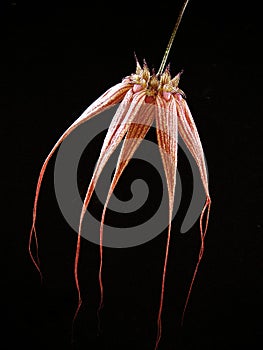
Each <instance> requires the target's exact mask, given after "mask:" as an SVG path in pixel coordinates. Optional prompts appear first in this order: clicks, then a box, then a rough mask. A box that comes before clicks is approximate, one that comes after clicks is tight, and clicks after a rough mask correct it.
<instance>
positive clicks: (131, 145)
mask: <svg viewBox="0 0 263 350" xmlns="http://www.w3.org/2000/svg"><path fill="white" fill-rule="evenodd" d="M155 109H156V106H155V105H154V104H149V103H145V102H143V103H142V104H141V108H140V109H139V110H138V112H137V113H136V115H135V117H134V119H133V122H132V124H131V125H130V127H129V129H128V131H127V134H126V136H125V139H124V142H123V145H122V148H121V151H120V155H119V158H118V161H117V165H116V169H115V173H114V177H113V179H112V182H111V185H110V189H109V192H108V195H107V198H106V201H105V203H104V208H103V212H102V216H101V224H100V270H99V283H100V290H101V300H100V306H99V309H98V312H99V311H100V309H101V308H102V304H103V284H102V261H103V254H102V253H103V226H104V220H105V214H106V209H107V206H108V203H109V200H110V197H111V195H112V193H113V191H114V188H115V186H116V185H117V183H118V181H119V178H120V176H121V174H122V173H123V171H124V169H125V168H126V166H127V165H128V163H129V161H130V159H131V158H132V156H133V154H134V152H135V151H136V150H137V148H138V147H139V145H140V143H141V142H142V140H143V139H144V137H145V135H146V134H147V132H148V130H149V129H150V127H151V125H152V123H153V121H154V117H155Z"/></svg>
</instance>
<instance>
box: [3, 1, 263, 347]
mask: <svg viewBox="0 0 263 350" xmlns="http://www.w3.org/2000/svg"><path fill="white" fill-rule="evenodd" d="M180 5H181V1H174V2H169V1H163V2H159V3H158V2H157V3H153V2H150V3H147V2H125V3H124V2H123V3H120V4H115V3H111V2H110V3H107V4H105V3H99V2H97V3H93V2H92V3H89V2H86V3H78V2H76V1H75V2H71V3H70V2H67V3H65V2H64V3H63V2H56V1H54V2H48V1H45V2H44V1H43V2H40V1H32V2H22V1H15V0H14V1H13V2H11V1H10V2H6V3H2V4H1V18H0V19H1V88H2V89H1V107H2V112H1V122H2V125H3V126H2V127H1V142H2V147H1V159H2V162H1V163H2V166H1V174H2V175H3V179H2V191H3V195H2V210H1V211H2V239H3V243H2V245H1V247H2V249H1V250H2V254H1V255H2V256H3V258H4V261H3V265H2V266H3V272H4V278H3V279H2V283H3V284H2V288H1V289H2V291H3V292H5V293H4V296H3V297H2V300H3V310H4V313H3V314H2V321H3V323H4V324H5V325H6V327H4V328H3V327H2V330H3V335H2V338H1V348H2V349H13V348H17V347H18V346H19V347H20V346H21V347H22V346H25V347H27V348H28V349H31V348H32V349H33V348H34V349H36V348H43V349H92V350H96V349H126V348H128V349H129V348H132V349H144V350H146V349H153V348H154V342H155V337H156V330H157V329H156V319H157V312H158V305H159V295H160V283H161V274H162V267H163V258H164V251H165V243H166V231H164V232H163V233H162V234H161V235H159V236H158V237H157V238H155V239H154V240H152V241H150V242H148V243H147V244H144V245H141V246H138V247H135V248H130V249H118V250H117V249H110V248H105V250H104V254H105V256H104V275H103V276H104V287H105V307H104V310H103V312H102V315H101V320H102V333H101V335H99V336H98V335H97V318H96V309H97V306H98V302H99V287H98V280H97V274H98V266H99V265H98V264H99V252H98V246H96V245H94V244H92V243H90V242H88V241H84V240H83V244H82V247H81V259H80V272H79V274H80V282H81V285H82V291H83V299H84V305H83V308H82V309H81V312H80V314H79V317H78V319H77V321H76V324H75V333H74V334H75V341H74V343H73V344H72V343H71V322H72V317H73V315H74V312H75V309H76V306H77V293H76V288H75V284H74V276H73V264H74V253H75V244H76V233H75V232H74V231H73V230H71V229H70V227H69V226H68V225H67V223H66V222H65V220H64V219H63V217H62V215H61V213H60V211H59V208H58V206H57V204H56V198H55V195H54V191H53V166H54V160H53V161H51V162H50V165H49V168H48V170H47V173H46V176H45V178H44V182H43V187H42V191H41V196H40V204H39V217H38V222H37V230H38V234H39V244H40V258H41V262H42V270H43V274H44V283H43V285H41V284H40V279H39V276H38V273H37V271H36V270H35V268H34V266H33V264H32V262H31V260H30V258H29V254H28V250H27V244H28V237H29V229H30V225H31V217H32V216H31V215H32V214H31V213H32V205H33V199H34V192H35V185H36V180H37V176H38V172H39V170H40V167H41V165H42V163H43V161H44V159H45V156H46V155H47V153H48V152H49V150H50V149H51V147H52V146H53V145H54V143H55V142H56V140H57V139H58V137H59V136H60V135H61V133H62V132H63V131H64V130H65V129H66V128H67V127H68V126H69V125H70V124H71V123H72V122H73V121H74V120H75V119H76V118H77V117H78V116H79V115H80V114H81V113H82V112H83V110H84V109H85V108H86V107H87V106H88V105H89V104H91V103H92V102H93V101H94V100H95V99H96V98H97V97H98V96H99V95H100V94H102V93H103V92H104V91H105V90H106V89H108V88H109V87H110V86H113V85H114V84H116V83H118V82H119V81H121V79H122V78H123V77H124V76H126V75H129V74H130V73H132V72H134V67H135V62H134V52H136V54H137V57H138V58H139V60H142V59H144V58H145V59H146V61H147V63H148V65H149V67H151V68H152V67H155V68H156V69H158V66H159V64H160V61H161V58H162V55H163V52H164V49H165V47H166V44H167V42H168V39H169V36H170V33H171V31H172V28H173V26H174V22H175V19H176V17H177V14H178V11H179V8H180ZM260 20H261V19H260V15H259V10H258V9H256V8H254V7H252V6H250V3H244V4H240V2H236V3H235V4H232V6H230V5H229V2H227V1H194V0H192V1H190V3H189V5H188V8H187V9H186V12H185V15H184V18H183V20H182V23H181V26H180V29H179V31H178V34H177V37H176V40H175V43H174V46H173V48H172V50H171V54H170V56H169V60H168V61H169V62H170V63H171V72H172V74H176V73H177V72H178V71H179V70H181V69H184V74H183V75H182V78H181V83H180V87H181V89H182V90H184V91H185V93H186V95H187V101H188V104H189V106H190V108H191V110H192V112H193V115H194V118H195V121H196V124H197V127H198V130H199V133H200V137H201V140H202V143H203V147H204V150H205V155H206V159H207V162H208V166H209V181H210V191H211V197H212V211H211V219H210V224H209V230H208V235H207V239H206V250H205V255H204V258H203V261H202V264H201V266H200V269H199V273H198V275H197V279H196V282H195V285H194V289H193V293H192V296H191V299H190V303H189V306H188V309H187V313H186V317H185V322H184V326H183V327H180V318H181V314H182V309H183V305H184V300H185V297H186V293H187V290H188V287H189V282H190V280H191V276H192V273H193V269H194V266H195V263H196V259H197V256H198V249H199V243H200V242H199V232H198V223H197V224H196V225H195V226H194V227H193V228H192V229H191V230H190V231H189V232H188V233H187V235H181V236H180V234H177V232H178V231H179V228H180V223H181V222H182V219H183V217H184V214H185V212H186V210H187V205H188V204H189V200H190V199H191V181H192V180H191V172H190V168H189V165H188V163H187V159H186V158H184V156H183V155H180V154H179V170H180V174H181V177H182V179H183V180H182V181H183V191H184V192H183V196H184V200H183V202H182V207H180V210H179V212H178V216H177V217H176V220H175V221H174V223H173V232H174V234H173V235H172V241H171V249H170V255H169V265H168V271H167V281H166V292H165V300H164V310H163V337H162V340H161V342H160V346H159V349H160V350H169V349H175V350H177V349H182V350H184V349H223V348H224V349H227V348H229V349H230V348H231V349H237V348H239V347H240V346H241V345H245V346H247V347H249V348H250V349H255V348H259V347H260V345H261V344H260V342H261V341H262V335H263V334H262V309H261V307H262V224H263V223H262V213H261V212H262V204H261V202H262V182H261V181H260V180H261V177H262V175H261V171H262V147H261V145H262V144H261V119H262V103H261V102H262V89H261V85H262V77H263V76H262V70H261V65H262V60H261V58H260V46H261V45H262V43H261V41H262V38H261V34H262V29H261V22H260ZM101 141H102V140H101ZM98 151H99V145H98ZM90 157H91V160H92V161H93V162H94V161H96V152H95V149H94V153H92V155H90ZM92 157H93V158H94V159H93V158H92ZM85 159H86V163H83V164H82V169H83V175H81V176H82V177H81V180H80V187H81V186H82V188H83V190H85V188H86V186H87V184H88V178H89V176H91V171H92V168H91V166H90V165H89V164H88V162H89V161H90V159H89V157H88V156H87V157H86V158H85ZM85 166H86V168H85ZM85 172H86V173H85ZM135 177H136V176H135ZM127 183H129V181H127ZM127 191H129V189H127ZM120 192H123V199H124V200H125V180H124V183H123V185H122V190H121V191H120ZM260 199H261V200H260ZM261 346H262V345H261Z"/></svg>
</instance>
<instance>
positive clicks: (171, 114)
mask: <svg viewBox="0 0 263 350" xmlns="http://www.w3.org/2000/svg"><path fill="white" fill-rule="evenodd" d="M156 102H157V115H156V132H157V141H158V145H159V149H160V153H161V158H162V162H163V166H164V171H165V175H166V181H167V189H168V198H169V213H168V214H169V223H168V235H167V242H166V250H165V258H164V267H163V276H162V286H161V296H160V305H159V312H158V319H157V326H158V333H157V338H156V343H155V349H157V347H158V344H159V342H160V339H161V333H162V320H161V318H162V309H163V299H164V286H165V278H166V270H167V262H168V253H169V246H170V238H171V221H172V213H173V205H174V191H175V182H176V168H177V138H178V130H177V112H176V103H175V101H174V98H173V97H172V98H170V100H169V101H168V102H167V101H166V100H165V99H163V98H160V97H159V96H158V97H157V99H156Z"/></svg>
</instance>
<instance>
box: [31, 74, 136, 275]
mask: <svg viewBox="0 0 263 350" xmlns="http://www.w3.org/2000/svg"><path fill="white" fill-rule="evenodd" d="M130 87H131V84H130V83H129V81H128V79H124V80H123V82H121V83H119V84H117V85H115V86H113V87H112V88H110V89H109V90H107V91H106V92H105V93H104V94H103V95H101V96H100V97H99V98H98V99H97V100H96V101H94V102H93V103H92V104H91V105H90V106H89V107H88V108H87V109H86V110H85V111H84V112H83V113H82V115H81V116H80V117H79V118H78V119H77V120H76V121H75V122H74V123H73V124H72V125H71V126H70V127H69V128H68V129H67V130H66V131H65V132H64V133H63V134H62V136H61V137H60V138H59V139H58V141H57V142H56V144H55V145H54V146H53V148H52V150H51V151H50V153H49V154H48V156H47V157H46V159H45V161H44V163H43V165H42V168H41V170H40V173H39V177H38V182H37V186H36V194H35V199H34V207H33V220H32V227H31V231H30V235H29V247H28V249H29V254H30V256H31V259H32V261H33V263H34V264H35V266H36V268H37V269H38V271H39V273H40V275H41V271H40V268H39V259H38V244H37V237H36V230H35V223H36V213H37V204H38V198H39V192H40V187H41V183H42V179H43V176H44V173H45V170H46V167H47V165H48V162H49V160H50V158H51V157H52V155H53V154H54V152H55V151H56V150H57V148H58V147H59V145H60V144H61V143H62V141H64V139H65V138H66V137H67V136H68V135H69V134H70V133H71V132H72V131H73V130H74V129H75V128H76V127H77V126H79V125H80V124H82V123H84V122H85V121H87V120H89V119H91V118H92V117H94V116H95V115H97V114H99V113H101V112H103V111H104V110H106V109H108V108H110V107H111V106H113V105H115V104H117V103H119V102H120V101H121V100H122V99H123V97H124V95H125V94H126V93H127V91H128V90H129V89H130ZM33 235H34V238H35V244H36V259H35V258H34V257H33V254H32V252H31V244H32V238H33ZM41 277H42V276H41Z"/></svg>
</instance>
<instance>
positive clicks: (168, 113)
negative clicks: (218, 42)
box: [29, 0, 211, 349]
mask: <svg viewBox="0 0 263 350" xmlns="http://www.w3.org/2000/svg"><path fill="white" fill-rule="evenodd" d="M187 3H188V0H187V1H185V2H184V5H183V7H182V9H181V12H180V15H179V17H178V20H177V22H176V25H175V28H174V30H173V33H172V36H171V38H170V41H169V43H168V46H167V49H166V51H165V55H164V58H163V61H162V63H161V66H160V69H159V70H158V72H157V73H156V74H155V73H154V72H150V70H149V68H148V66H147V64H146V62H144V64H143V65H142V66H141V65H140V63H139V61H138V60H137V58H136V70H135V73H133V74H131V75H129V76H127V77H125V78H124V79H123V80H122V81H121V82H120V83H118V84H117V85H115V86H113V87H111V88H110V89H109V90H107V91H106V92H105V93H104V94H102V95H101V96H100V97H99V98H98V99H97V100H96V101H95V102H93V103H92V104H91V105H90V106H89V107H88V108H87V109H86V110H85V111H84V112H83V113H82V115H81V116H80V117H79V118H78V119H77V120H76V121H75V122H74V123H73V124H72V125H71V126H70V127H69V128H68V129H67V130H66V131H65V132H64V133H63V134H62V136H61V137H60V138H59V139H58V141H57V142H56V144H55V145H54V147H53V148H52V149H51V151H50V153H49V154H48V156H47V158H46V160H45V161H44V163H43V166H42V168H41V170H40V175H39V178H38V182H37V187H36V195H35V201H34V208H33V223H32V228H31V232H30V239H29V252H30V256H31V258H32V260H33V262H34V264H35V266H36V268H37V269H38V271H39V272H40V274H41V270H40V264H39V259H38V254H37V250H38V246H37V236H36V229H35V226H36V216H37V205H38V198H39V192H40V187H41V183H42V180H43V176H44V173H45V170H46V167H47V165H48V162H49V160H50V159H51V157H52V156H53V154H54V153H55V151H56V150H57V149H58V147H59V145H60V144H61V143H62V142H63V141H64V140H65V139H66V138H67V136H68V135H69V134H70V133H71V132H72V131H73V130H74V129H76V128H77V127H78V126H79V125H80V124H82V123H84V122H87V121H88V120H89V119H91V118H93V117H94V116H96V115H98V114H100V113H101V112H103V111H105V110H106V109H108V108H110V107H112V106H114V105H116V104H119V107H118V109H117V111H116V113H115V115H114V117H113V119H112V121H111V123H110V125H109V128H108V131H107V134H106V137H105V139H104V143H103V145H102V148H101V152H100V155H99V158H98V161H97V164H96V167H95V169H94V172H93V176H92V178H91V180H90V183H89V186H88V189H87V192H86V195H85V199H84V202H83V207H82V211H81V213H80V220H79V232H78V238H77V247H76V256H75V265H74V276H75V282H76V288H77V292H78V306H77V311H76V313H75V317H76V315H77V313H78V311H79V308H80V306H81V303H82V298H81V290H80V285H79V279H78V261H79V254H80V243H81V230H82V222H83V218H84V216H85V213H86V210H87V207H88V205H89V203H90V200H91V197H92V194H93V192H94V189H95V186H96V184H97V181H98V179H99V177H100V175H101V173H102V171H103V169H104V167H105V165H106V163H107V161H108V160H109V158H110V157H111V155H112V154H113V152H114V151H115V150H116V148H117V147H118V145H119V144H120V143H121V142H122V141H123V144H122V147H121V151H120V154H119V158H118V161H117V165H116V169H115V173H114V176H113V179H112V182H111V185H110V188H109V191H108V195H107V198H106V201H105V203H104V209H103V213H102V217H101V225H100V268H99V284H100V291H101V301H100V306H99V309H98V310H100V309H101V308H102V305H103V283H102V263H103V226H104V219H105V213H106V210H107V206H108V203H109V200H110V198H111V195H112V194H113V191H114V188H115V186H116V185H117V183H118V180H119V178H120V176H121V174H122V173H123V171H124V169H125V168H126V166H127V164H128V163H129V161H130V159H131V158H132V156H133V154H134V152H135V151H136V149H137V148H138V147H139V145H140V143H141V142H142V140H143V139H144V138H145V136H146V134H147V132H148V130H149V129H150V127H151V125H152V124H153V122H155V123H156V136H157V142H158V146H159V150H160V156H161V159H162V163H163V167H164V172H165V177H166V182H167V191H168V200H169V207H168V208H169V212H168V235H167V243H166V251H165V258H164V267H163V275H162V283H161V296H160V304H159V312H158V319H157V326H158V332H157V339H156V345H155V349H157V347H158V344H159V341H160V339H161V330H162V324H161V317H162V308H163V299H164V289H165V278H166V268H167V261H168V253H169V244H170V237H171V221H172V212H173V204H174V193H175V185H176V169H177V150H178V134H180V136H181V138H182V140H183V141H184V142H185V144H186V146H187V148H188V149H189V151H190V152H191V154H192V156H193V158H194V159H195V162H196V164H197V166H198V168H199V171H200V177H201V180H202V183H203V187H204V191H205V194H206V202H205V205H204V208H203V210H202V213H201V215H200V241H201V245H200V253H199V257H198V262H197V264H196V268H195V271H194V275H193V278H192V281H191V284H190V287H189V292H188V295H187V298H186V303H185V307H184V312H183V315H184V313H185V309H186V306H187V303H188V300H189V297H190V293H191V290H192V285H193V282H194V279H195V276H196V273H197V270H198V266H199V263H200V261H201V258H202V255H203V252H204V238H205V234H206V231H207V226H208V218H209V211H210V205H211V199H210V195H209V189H208V178H207V171H206V165H205V159H204V153H203V149H202V144H201V141H200V138H199V135H198V131H197V128H196V125H195V122H194V120H193V117H192V115H191V112H190V110H189V107H188V105H187V102H186V99H185V94H184V93H183V91H182V90H181V89H180V88H179V81H180V77H181V73H182V72H180V73H178V74H177V75H176V76H175V77H173V78H172V77H171V74H170V67H169V65H168V66H166V68H165V64H166V60H167V56H168V53H169V51H170V48H171V45H172V42H173V40H174V36H175V33H176V31H177V29H178V26H179V23H180V21H181V18H182V15H183V12H184V10H185V7H186V5H187ZM33 238H34V239H35V243H36V257H34V256H33V253H32V249H31V245H32V239H33ZM75 317H74V318H75Z"/></svg>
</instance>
